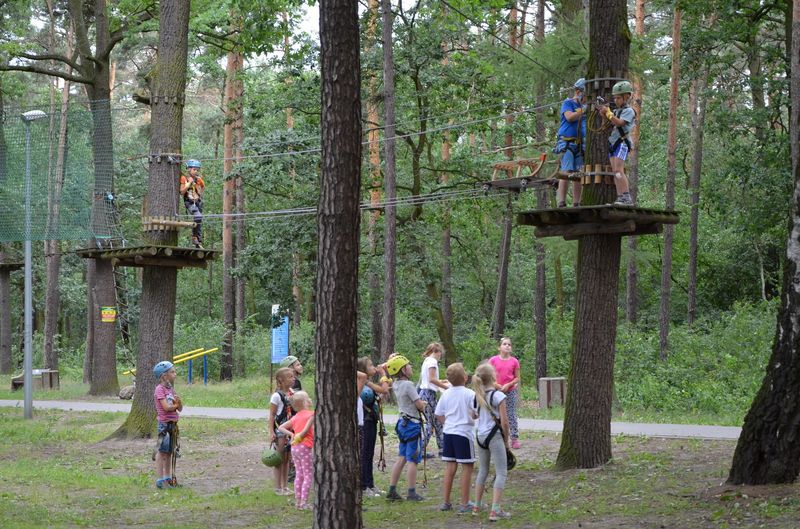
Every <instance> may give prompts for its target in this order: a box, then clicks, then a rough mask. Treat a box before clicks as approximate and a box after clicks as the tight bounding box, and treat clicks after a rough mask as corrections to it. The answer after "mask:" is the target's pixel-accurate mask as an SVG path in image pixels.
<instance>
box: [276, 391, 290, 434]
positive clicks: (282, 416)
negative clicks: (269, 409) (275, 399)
mask: <svg viewBox="0 0 800 529" xmlns="http://www.w3.org/2000/svg"><path fill="white" fill-rule="evenodd" d="M276 393H277V394H278V396H280V398H281V402H282V403H283V409H282V410H281V412H280V413H279V414H278V415H276V416H275V427H276V428H277V427H278V425H279V424H283V423H285V422H286V421H288V420H289V419H291V418H292V414H293V410H292V405H291V404H289V399H288V397H286V393H284V392H283V391H280V390H278V391H277V392H276Z"/></svg>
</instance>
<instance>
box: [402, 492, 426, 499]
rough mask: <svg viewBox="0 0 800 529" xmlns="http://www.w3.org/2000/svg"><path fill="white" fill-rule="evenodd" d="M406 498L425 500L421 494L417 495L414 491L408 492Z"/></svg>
mask: <svg viewBox="0 0 800 529" xmlns="http://www.w3.org/2000/svg"><path fill="white" fill-rule="evenodd" d="M406 499H407V500H408V501H424V500H425V498H423V497H422V496H420V495H419V494H417V493H416V492H414V493H413V494H409V495H408V496H406Z"/></svg>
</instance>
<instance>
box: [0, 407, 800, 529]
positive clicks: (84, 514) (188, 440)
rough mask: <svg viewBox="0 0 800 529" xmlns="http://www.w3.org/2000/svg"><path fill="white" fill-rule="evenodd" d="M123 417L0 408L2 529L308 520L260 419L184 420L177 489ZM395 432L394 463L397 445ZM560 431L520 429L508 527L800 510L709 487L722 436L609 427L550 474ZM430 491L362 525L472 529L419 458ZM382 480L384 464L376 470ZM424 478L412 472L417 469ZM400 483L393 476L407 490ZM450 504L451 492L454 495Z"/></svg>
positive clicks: (711, 519) (693, 519) (303, 524)
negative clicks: (280, 478) (648, 435)
mask: <svg viewBox="0 0 800 529" xmlns="http://www.w3.org/2000/svg"><path fill="white" fill-rule="evenodd" d="M123 419H124V417H123V416H121V415H120V414H112V413H77V412H61V411H52V412H49V411H37V413H36V414H35V417H34V419H33V420H27V421H26V420H24V419H23V418H22V413H21V410H18V409H0V436H2V438H3V439H4V440H5V441H6V442H4V443H2V444H0V483H3V487H2V488H1V489H0V520H3V524H2V526H3V528H4V529H5V528H8V529H16V528H20V529H22V528H24V529H31V528H34V529H35V528H62V527H104V528H105V527H132V526H137V527H141V526H144V527H168V528H171V527H175V528H184V527H186V528H189V527H221V526H224V527H232V528H236V527H246V528H249V527H283V528H289V529H291V528H297V529H301V528H307V527H310V526H311V516H312V515H311V513H308V512H302V513H298V512H296V511H294V510H293V509H291V508H290V507H288V506H287V499H286V498H283V497H278V496H276V495H274V494H273V493H272V492H271V489H272V483H271V479H270V474H269V472H268V470H267V469H266V468H265V467H263V466H262V465H261V464H260V463H259V462H258V461H257V458H258V456H259V454H260V450H261V449H262V447H263V444H264V439H265V437H266V431H265V430H264V425H262V424H254V423H253V422H252V421H215V420H210V419H198V418H187V419H185V420H182V421H181V423H182V427H181V431H182V434H183V440H184V451H183V452H184V453H183V457H182V458H181V460H180V463H179V467H178V469H179V476H181V477H182V483H183V485H184V486H183V487H182V488H180V489H176V490H166V491H158V490H156V489H155V488H154V487H153V472H152V463H151V461H150V458H149V451H150V449H151V448H152V441H146V440H145V441H123V442H119V441H103V439H104V438H105V437H106V436H107V435H108V434H109V433H111V432H112V431H114V429H115V428H116V427H117V426H118V425H119V424H120V423H121V421H122V420H123ZM392 437H393V436H390V438H389V446H387V454H388V464H389V465H390V466H391V464H392V462H393V458H394V454H395V450H396V448H395V445H394V441H393V440H392ZM559 442H560V437H559V436H555V435H551V434H531V435H525V436H524V438H523V451H522V452H518V456H519V465H518V468H517V469H515V470H514V471H513V472H512V473H511V475H510V477H509V482H508V487H507V489H506V494H505V500H504V505H505V506H506V507H507V508H508V509H510V510H511V511H512V512H513V513H514V517H513V518H512V519H511V520H508V521H503V522H499V523H497V524H494V525H496V526H497V527H499V528H511V527H537V528H538V527H541V528H548V527H578V526H579V524H583V525H584V526H586V525H591V527H595V528H603V529H605V528H608V529H610V528H616V527H620V526H625V527H659V526H662V525H663V526H666V527H681V528H693V527H726V526H736V527H762V526H763V527H774V528H777V527H790V526H793V525H792V523H793V521H794V520H797V519H798V517H800V500H798V499H797V498H798V497H800V494H798V493H800V485H785V486H780V487H776V488H773V489H770V488H768V487H761V488H759V492H758V493H757V495H758V497H750V496H751V495H752V493H751V494H748V492H749V491H747V490H736V489H730V490H729V489H726V491H725V492H724V493H722V494H717V495H714V494H709V493H708V492H707V491H709V490H710V489H713V488H714V487H716V486H717V485H719V484H720V482H721V481H722V480H724V477H725V475H726V471H727V468H728V465H729V464H730V455H731V453H732V451H733V447H734V443H733V442H729V441H715V442H708V441H686V440H651V439H644V438H640V437H622V436H617V437H614V438H613V439H612V442H613V453H614V460H613V461H612V462H610V463H609V464H607V465H605V466H604V467H602V468H599V469H593V470H572V471H566V472H554V471H553V470H552V464H553V461H554V459H555V456H556V454H557V450H558V444H559ZM426 473H427V478H428V488H427V489H424V490H423V489H420V492H421V493H422V494H423V495H424V496H426V497H427V501H425V502H422V503H421V504H418V505H410V504H407V503H400V504H390V503H387V502H386V501H385V500H382V499H372V498H370V499H365V500H364V504H365V507H366V510H365V511H364V523H365V527H368V528H378V527H392V528H393V529H395V528H398V529H399V528H406V527H408V528H418V527H426V528H428V527H430V528H438V527H473V526H478V525H480V524H481V523H483V524H485V522H486V518H485V514H484V515H482V516H481V517H479V518H478V519H477V520H476V519H475V518H472V517H469V518H464V517H458V516H457V515H454V514H452V513H442V512H439V511H438V510H436V506H437V505H438V504H439V503H440V502H441V499H442V498H441V481H442V475H443V467H442V464H441V462H439V461H432V462H429V463H428V466H427V472H426ZM375 476H376V482H377V485H378V486H379V487H381V488H383V489H385V488H386V487H387V486H388V479H389V475H388V473H381V472H377V471H376V474H375ZM422 477H423V473H422V469H421V468H420V473H419V479H420V480H421V479H422ZM404 485H405V480H404V479H403V481H401V486H404ZM453 499H454V500H455V497H454V498H453Z"/></svg>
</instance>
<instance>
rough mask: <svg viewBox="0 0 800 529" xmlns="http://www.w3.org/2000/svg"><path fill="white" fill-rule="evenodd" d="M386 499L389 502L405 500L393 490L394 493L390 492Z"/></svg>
mask: <svg viewBox="0 0 800 529" xmlns="http://www.w3.org/2000/svg"><path fill="white" fill-rule="evenodd" d="M386 499H387V500H388V501H402V500H403V497H402V496H400V495H399V494H398V493H397V491H396V490H392V491H389V493H388V494H387V495H386Z"/></svg>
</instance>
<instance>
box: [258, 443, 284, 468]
mask: <svg viewBox="0 0 800 529" xmlns="http://www.w3.org/2000/svg"><path fill="white" fill-rule="evenodd" d="M261 462H262V463H264V464H265V465H267V466H268V467H272V468H275V467H279V466H281V464H282V463H283V454H281V453H280V452H278V451H277V450H275V449H274V448H272V447H270V448H267V449H266V450H264V453H262V454H261Z"/></svg>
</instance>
